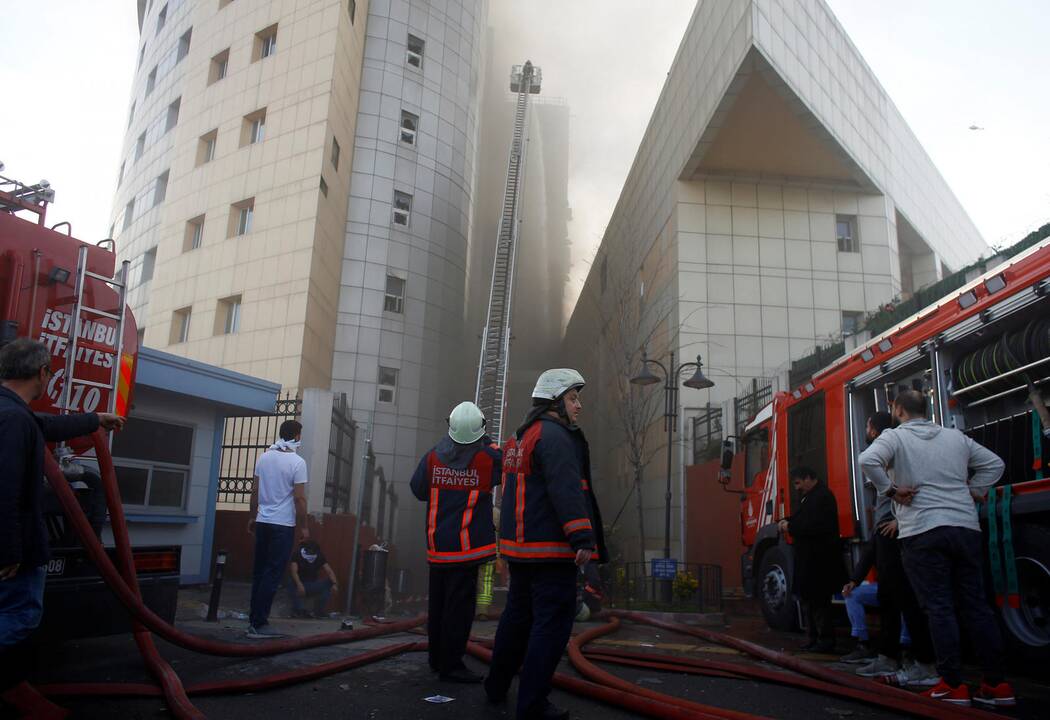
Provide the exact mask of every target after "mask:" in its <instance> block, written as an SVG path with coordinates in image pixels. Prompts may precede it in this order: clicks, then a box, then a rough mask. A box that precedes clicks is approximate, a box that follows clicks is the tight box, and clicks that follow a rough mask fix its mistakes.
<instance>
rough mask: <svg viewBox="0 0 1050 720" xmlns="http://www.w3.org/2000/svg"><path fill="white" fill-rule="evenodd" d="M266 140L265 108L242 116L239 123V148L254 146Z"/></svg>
mask: <svg viewBox="0 0 1050 720" xmlns="http://www.w3.org/2000/svg"><path fill="white" fill-rule="evenodd" d="M265 138H266V108H262V109H260V110H256V111H255V112H253V113H249V114H248V115H245V116H244V120H242V121H241V147H244V146H245V145H254V144H255V143H258V142H262V141H263V140H264V139H265Z"/></svg>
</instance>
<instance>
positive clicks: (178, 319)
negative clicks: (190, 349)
mask: <svg viewBox="0 0 1050 720" xmlns="http://www.w3.org/2000/svg"><path fill="white" fill-rule="evenodd" d="M191 314H192V308H188V307H184V308H181V309H179V310H176V311H175V312H173V313H172V314H171V337H170V338H169V341H168V342H169V344H170V345H177V344H179V343H184V342H186V341H187V340H189V339H190V315H191Z"/></svg>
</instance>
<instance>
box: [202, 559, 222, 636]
mask: <svg viewBox="0 0 1050 720" xmlns="http://www.w3.org/2000/svg"><path fill="white" fill-rule="evenodd" d="M225 568H226V551H225V550H219V552H217V553H215V580H214V581H213V582H212V584H211V598H209V599H208V617H207V618H206V620H207V621H208V622H218V620H219V598H220V597H221V596H222V575H223V570H224V569H225Z"/></svg>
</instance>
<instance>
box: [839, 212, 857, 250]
mask: <svg viewBox="0 0 1050 720" xmlns="http://www.w3.org/2000/svg"><path fill="white" fill-rule="evenodd" d="M835 237H836V238H837V239H838V242H839V252H850V253H855V252H860V238H858V237H857V216H856V215H836V216H835Z"/></svg>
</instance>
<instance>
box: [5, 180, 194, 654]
mask: <svg viewBox="0 0 1050 720" xmlns="http://www.w3.org/2000/svg"><path fill="white" fill-rule="evenodd" d="M2 171H3V164H2V163H0V172H2ZM54 197H55V193H54V190H53V189H52V188H51V187H50V185H49V184H48V183H47V181H41V182H39V183H35V184H31V185H30V184H26V183H22V182H19V181H17V180H12V179H9V178H6V177H4V176H3V175H0V345H3V344H6V343H8V342H10V341H12V340H14V339H16V338H19V337H31V338H33V339H36V340H39V341H40V342H42V343H44V344H45V345H46V346H47V347H48V349H49V350H50V351H51V369H52V371H53V375H52V378H51V381H50V382H49V384H48V386H47V388H46V389H45V393H44V395H43V396H42V397H41V398H40V399H38V400H37V401H36V402H34V403H33V406H32V408H33V410H34V411H36V412H38V413H63V412H94V411H98V412H113V413H117V414H118V415H124V416H127V415H128V413H129V411H130V410H131V395H132V389H133V387H134V378H135V363H136V359H137V357H138V331H137V328H136V325H135V318H134V316H133V315H132V313H131V310H130V309H128V307H127V305H126V302H125V298H126V292H127V286H128V262H127V261H124V262H123V263H119V264H118V263H117V260H116V253H115V243H114V241H113V240H111V239H106V240H102V241H100V242H98V243H96V244H94V245H92V244H88V243H85V242H81V241H80V240H77V239H76V238H75V237H73V235H72V227H71V225H70V224H69V223H68V222H60V223H58V224H56V225H54V226H52V227H47V225H46V222H47V210H48V206H49V204H50V203H51V202H52V201H53V200H54ZM118 265H119V266H118ZM91 447H92V446H91V442H90V440H89V439H87V438H79V439H77V440H74V441H71V442H69V443H65V444H61V445H58V446H56V447H53V448H51V449H52V451H53V452H54V453H55V456H56V458H57V459H58V460H59V463H60V466H61V468H62V471H63V474H64V475H65V476H66V478H67V480H68V481H69V483H70V485H71V486H72V487H73V489H74V490H76V491H77V496H78V500H79V501H80V504H81V506H82V507H83V508H84V510H85V513H86V514H87V515H88V517H89V519H91V521H92V526H93V527H94V529H95V531H96V533H98V534H99V536H100V537H101V534H102V531H103V527H104V525H105V520H106V511H105V507H106V506H105V499H104V497H103V496H102V495H101V493H102V488H101V483H100V482H99V477H98V468H97V464H96V463H95V462H94V461H93V459H92V457H91V453H90V452H89V449H90V448H91ZM41 482H43V479H42V478H41ZM45 507H46V511H45V519H46V522H47V526H48V533H49V539H50V542H51V552H52V559H51V561H50V562H49V564H48V581H47V586H46V587H47V590H46V598H45V608H46V610H45V616H44V620H43V625H42V628H41V631H42V634H43V635H55V636H62V637H75V636H83V635H85V634H95V635H97V634H105V633H109V632H118V631H120V630H123V629H126V628H127V621H126V619H125V618H126V616H127V614H126V613H125V612H123V610H122V609H121V608H119V606H118V605H117V604H116V600H115V598H113V596H112V594H111V593H110V592H109V590H108V589H106V588H105V587H104V586H103V584H102V580H101V579H100V578H99V577H98V574H97V571H96V570H95V568H94V566H93V565H91V563H90V562H89V561H88V560H87V556H86V554H85V552H84V551H83V548H82V547H81V546H80V543H79V540H78V539H77V538H76V536H75V534H74V533H73V532H72V531H71V529H69V528H68V527H67V526H66V523H65V522H64V517H63V514H62V512H61V510H60V509H59V507H58V504H57V502H55V501H53V499H52V498H50V497H49V496H48V495H45ZM135 558H136V564H137V567H138V568H139V569H140V571H141V572H142V574H143V578H142V583H143V593H144V596H145V597H146V598H147V603H149V602H150V601H152V602H153V604H154V606H155V607H156V608H157V609H158V610H160V611H161V613H162V614H163V615H166V616H169V617H173V616H174V610H175V593H177V590H178V573H179V548H178V547H153V548H137V549H136V550H135ZM64 605H65V606H67V607H68V610H69V611H68V612H66V611H64V608H63V606H64ZM85 617H90V618H91V622H84V618H85Z"/></svg>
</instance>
